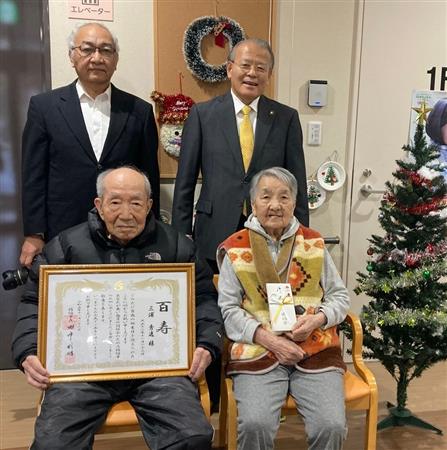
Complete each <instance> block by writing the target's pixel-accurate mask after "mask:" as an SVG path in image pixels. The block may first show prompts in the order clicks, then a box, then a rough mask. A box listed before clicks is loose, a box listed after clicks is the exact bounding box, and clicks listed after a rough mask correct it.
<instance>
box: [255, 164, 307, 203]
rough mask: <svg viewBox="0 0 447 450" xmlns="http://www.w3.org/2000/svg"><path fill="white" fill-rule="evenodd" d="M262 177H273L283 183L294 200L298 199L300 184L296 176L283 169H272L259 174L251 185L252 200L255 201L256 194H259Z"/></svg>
mask: <svg viewBox="0 0 447 450" xmlns="http://www.w3.org/2000/svg"><path fill="white" fill-rule="evenodd" d="M262 177H273V178H276V179H277V180H279V181H281V182H283V183H284V184H285V185H286V186H287V187H288V188H289V189H290V192H291V194H292V197H293V198H296V196H297V194H298V183H297V181H296V178H295V176H294V175H293V174H292V173H290V172H289V171H288V170H287V169H284V168H283V167H271V168H270V169H264V170H261V171H260V172H258V173H257V174H256V175H255V176H254V177H253V179H252V180H251V184H250V200H251V202H254V201H255V198H256V194H257V193H258V184H259V181H260V180H261V178H262Z"/></svg>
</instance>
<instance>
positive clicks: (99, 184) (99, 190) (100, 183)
mask: <svg viewBox="0 0 447 450" xmlns="http://www.w3.org/2000/svg"><path fill="white" fill-rule="evenodd" d="M118 169H130V170H134V171H135V172H137V173H139V174H140V175H141V176H142V177H143V179H144V188H145V191H146V194H147V198H151V195H152V188H151V183H150V182H149V178H148V177H147V176H146V174H145V173H144V172H142V171H141V170H140V169H138V168H137V167H135V166H132V165H127V166H120V167H115V168H113V169H107V170H104V172H101V173H100V174H99V175H98V177H97V178H96V194H97V195H98V197H99V198H102V197H103V196H104V179H105V177H106V176H107V175H109V173H111V172H113V171H114V170H118Z"/></svg>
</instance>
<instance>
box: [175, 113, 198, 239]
mask: <svg viewBox="0 0 447 450" xmlns="http://www.w3.org/2000/svg"><path fill="white" fill-rule="evenodd" d="M201 159H202V131H201V123H200V116H199V112H198V109H197V105H194V106H193V107H192V108H191V111H190V113H189V116H188V119H186V122H185V125H184V126H183V131H182V145H181V149H180V160H179V163H178V168H177V177H176V180H175V186H174V199H173V201H172V226H173V227H174V228H175V229H177V230H178V231H180V232H182V233H185V234H192V217H193V209H194V190H195V188H196V184H197V177H198V176H199V170H200V165H201Z"/></svg>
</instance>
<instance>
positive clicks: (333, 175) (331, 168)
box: [317, 161, 346, 191]
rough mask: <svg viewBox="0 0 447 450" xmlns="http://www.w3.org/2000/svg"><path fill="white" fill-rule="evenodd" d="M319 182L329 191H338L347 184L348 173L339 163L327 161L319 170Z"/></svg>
mask: <svg viewBox="0 0 447 450" xmlns="http://www.w3.org/2000/svg"><path fill="white" fill-rule="evenodd" d="M317 180H318V183H320V186H321V187H323V188H324V189H326V190H327V191H336V190H337V189H340V188H341V187H342V186H343V184H344V183H345V180H346V171H345V169H344V168H343V166H342V165H341V164H339V163H338V162H335V161H326V162H325V163H323V164H322V165H321V166H320V167H319V168H318V171H317Z"/></svg>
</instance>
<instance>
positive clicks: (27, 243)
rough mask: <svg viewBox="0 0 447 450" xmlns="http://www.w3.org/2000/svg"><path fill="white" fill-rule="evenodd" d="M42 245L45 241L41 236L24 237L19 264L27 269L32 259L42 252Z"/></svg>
mask: <svg viewBox="0 0 447 450" xmlns="http://www.w3.org/2000/svg"><path fill="white" fill-rule="evenodd" d="M44 244H45V241H44V240H43V237H42V236H39V235H37V234H33V235H32V236H25V239H24V241H23V244H22V252H21V253H20V264H21V265H22V266H26V267H28V269H29V268H30V267H31V263H32V262H33V259H34V257H35V256H36V255H38V254H39V253H41V252H42V249H43V246H44Z"/></svg>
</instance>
